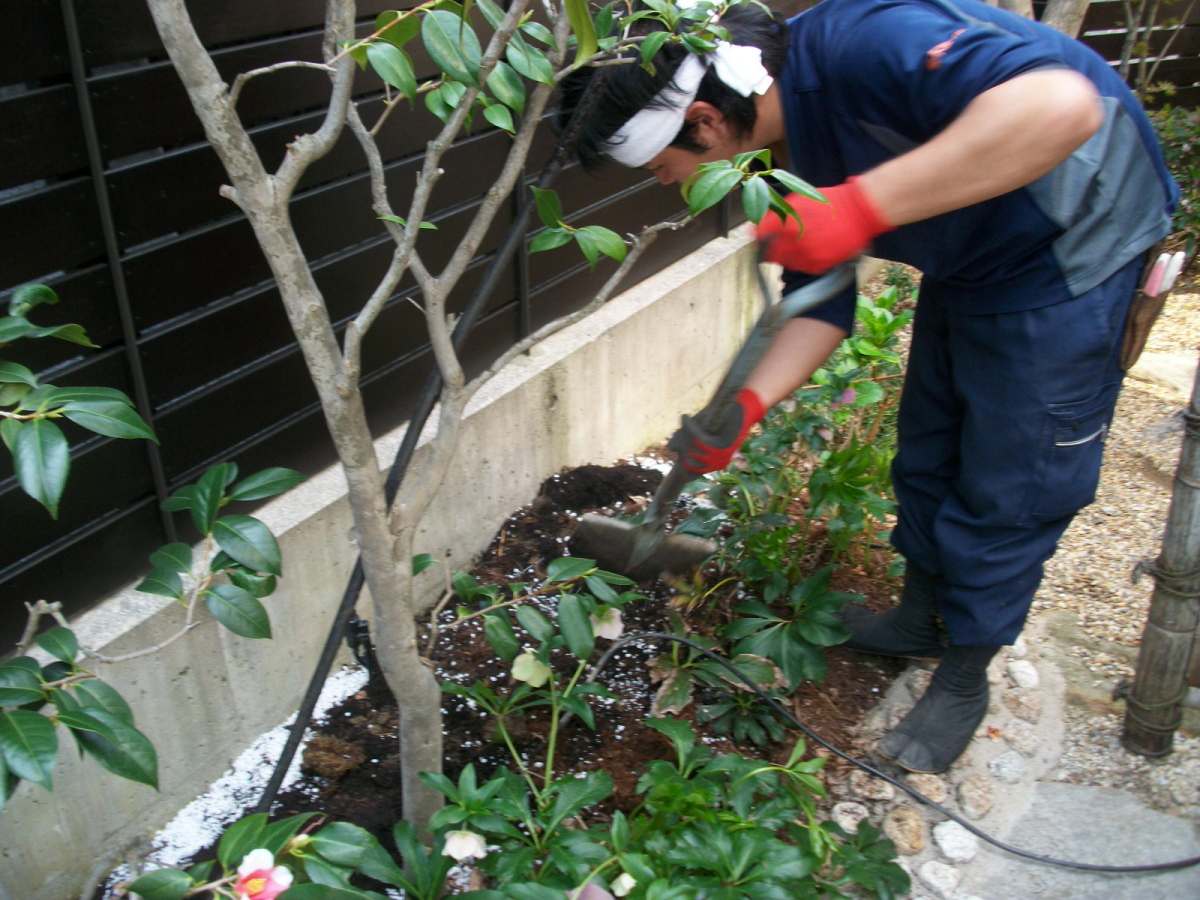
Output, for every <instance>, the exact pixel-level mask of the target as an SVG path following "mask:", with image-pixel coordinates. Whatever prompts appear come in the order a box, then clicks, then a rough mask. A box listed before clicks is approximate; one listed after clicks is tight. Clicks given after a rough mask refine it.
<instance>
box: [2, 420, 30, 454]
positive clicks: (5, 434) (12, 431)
mask: <svg viewBox="0 0 1200 900" xmlns="http://www.w3.org/2000/svg"><path fill="white" fill-rule="evenodd" d="M23 424H24V423H23V422H20V421H18V420H17V419H0V440H3V441H4V446H5V447H7V448H8V451H9V452H10V453H11V452H12V448H13V446H14V445H15V443H16V440H17V432H18V431H20V429H21V425H23Z"/></svg>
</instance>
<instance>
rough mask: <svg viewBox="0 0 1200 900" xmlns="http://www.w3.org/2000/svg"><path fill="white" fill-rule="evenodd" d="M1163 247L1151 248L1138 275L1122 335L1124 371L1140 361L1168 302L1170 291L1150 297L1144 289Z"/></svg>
mask: <svg viewBox="0 0 1200 900" xmlns="http://www.w3.org/2000/svg"><path fill="white" fill-rule="evenodd" d="M1162 247H1163V245H1162V244H1161V243H1159V244H1155V245H1154V246H1153V247H1151V248H1150V252H1149V253H1147V254H1146V265H1145V267H1144V268H1143V269H1142V274H1141V275H1140V276H1139V277H1138V289H1137V291H1136V292H1135V293H1134V295H1133V302H1132V303H1131V304H1130V305H1129V316H1128V317H1127V318H1126V319H1125V331H1124V333H1123V335H1122V337H1121V369H1122V371H1126V372H1127V371H1129V369H1130V368H1132V366H1133V364H1134V363H1135V362H1137V361H1138V357H1139V356H1141V355H1142V351H1143V350H1144V349H1145V348H1146V338H1148V337H1149V336H1150V329H1151V328H1153V327H1154V322H1155V321H1156V320H1157V319H1158V315H1159V313H1161V312H1162V310H1163V304H1165V303H1166V302H1167V297H1168V295H1169V294H1170V291H1163V292H1162V293H1161V294H1159V295H1158V296H1157V297H1148V296H1147V295H1146V294H1145V293H1144V292H1143V291H1142V286H1143V285H1144V284H1145V283H1146V273H1147V272H1149V271H1150V267H1151V266H1152V265H1154V261H1155V260H1156V259H1158V255H1159V253H1160V252H1161V251H1162Z"/></svg>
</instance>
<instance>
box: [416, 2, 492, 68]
mask: <svg viewBox="0 0 1200 900" xmlns="http://www.w3.org/2000/svg"><path fill="white" fill-rule="evenodd" d="M421 40H422V41H424V43H425V49H426V50H428V51H429V55H430V56H431V57H432V58H433V62H434V64H435V65H436V66H437V67H438V68H439V69H441V70H442V71H443V72H445V73H446V74H447V75H449V76H450V77H451V78H453V79H454V80H455V81H461V82H463V83H464V84H469V85H473V86H475V87H479V86H480V85H479V63H480V58H481V57H482V55H483V51H482V50H481V48H480V46H479V38H478V37H476V35H475V32H474V30H472V28H471V26H470V24H469V23H467V22H466V21H465V20H463V19H460V18H459V17H458V16H456V15H455V14H454V13H452V12H447V11H446V10H442V9H435V10H433V11H431V12H428V13H426V14H425V18H424V19H423V20H422V21H421Z"/></svg>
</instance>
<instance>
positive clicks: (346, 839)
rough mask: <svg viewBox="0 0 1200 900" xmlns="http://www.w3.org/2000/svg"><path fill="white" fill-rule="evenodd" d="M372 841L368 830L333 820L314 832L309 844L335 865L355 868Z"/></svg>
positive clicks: (373, 840)
mask: <svg viewBox="0 0 1200 900" xmlns="http://www.w3.org/2000/svg"><path fill="white" fill-rule="evenodd" d="M374 842H375V839H374V838H373V837H371V834H370V832H368V831H366V830H364V829H362V828H359V827H358V826H357V825H351V824H350V823H349V822H334V823H333V824H332V825H327V826H325V827H324V828H322V829H321V830H320V831H318V832H317V833H316V834H314V835H313V836H312V843H311V844H310V845H309V846H310V847H311V848H312V849H313V850H315V851H316V852H317V853H319V854H321V856H322V857H323V858H324V859H326V860H327V861H329V862H331V863H333V864H334V865H335V866H346V867H347V868H355V867H356V866H358V865H359V863H361V862H362V859H363V854H364V853H366V851H367V848H368V847H370V846H371V845H372V844H373V843H374Z"/></svg>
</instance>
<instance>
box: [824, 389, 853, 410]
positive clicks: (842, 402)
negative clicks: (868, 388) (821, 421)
mask: <svg viewBox="0 0 1200 900" xmlns="http://www.w3.org/2000/svg"><path fill="white" fill-rule="evenodd" d="M857 399H858V391H856V390H855V389H854V388H846V389H845V390H844V391H842V396H840V397H838V398H837V399H836V400H834V401H833V402H832V403H830V404H829V408H830V409H831V410H834V409H837V408H838V407H839V406H849V405H850V404H851V403H853V402H854V401H855V400H857Z"/></svg>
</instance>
